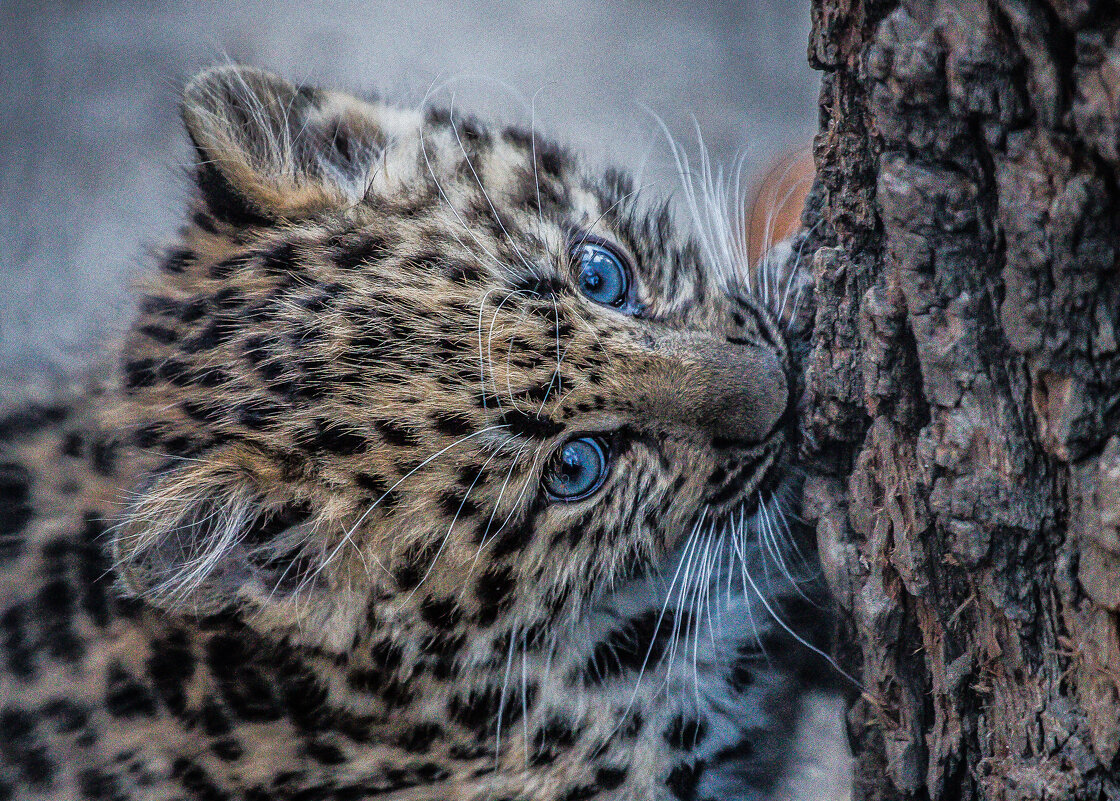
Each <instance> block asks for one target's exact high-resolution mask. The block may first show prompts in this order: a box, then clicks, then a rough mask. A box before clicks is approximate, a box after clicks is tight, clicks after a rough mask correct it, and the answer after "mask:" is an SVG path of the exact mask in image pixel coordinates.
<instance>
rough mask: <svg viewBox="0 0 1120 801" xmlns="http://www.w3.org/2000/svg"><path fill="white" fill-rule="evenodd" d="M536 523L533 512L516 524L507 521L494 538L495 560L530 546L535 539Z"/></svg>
mask: <svg viewBox="0 0 1120 801" xmlns="http://www.w3.org/2000/svg"><path fill="white" fill-rule="evenodd" d="M535 521H536V516H535V514H534V513H533V512H532V511H531V510H530V511H529V512H526V514H525V516H524V517H523V518H522V519H521V520H519V521H518V522H516V523H513V522H509V521H505V524H504V526H503V527H502V528H500V529H499V530H498V532H497V533H496V534H495V535H494V536H493V538H492V541H493V544H492V545H491V551H490V553H491V555H492V556H493V557H494V558H495V559H501V558H503V557H505V556H509V555H510V554H511V553H514V552H516V551H519V550H521V549H522V548H524V547H525V546H526V545H528V544H529V542H530V541H531V540H532V539H533V531H534V523H535ZM499 525H501V524H499Z"/></svg>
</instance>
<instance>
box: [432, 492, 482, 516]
mask: <svg viewBox="0 0 1120 801" xmlns="http://www.w3.org/2000/svg"><path fill="white" fill-rule="evenodd" d="M439 506H440V509H442V510H443V513H444V514H445V515H447V516H448V517H450V518H453V519H458V520H462V519H464V518H467V517H471V516H473V515H476V514H478V504H476V503H475V502H474V501H472V500H471V499H470V498H469V497H467V496H466V495H459V494H458V493H455V492H444V493H442V494H441V495H440V496H439Z"/></svg>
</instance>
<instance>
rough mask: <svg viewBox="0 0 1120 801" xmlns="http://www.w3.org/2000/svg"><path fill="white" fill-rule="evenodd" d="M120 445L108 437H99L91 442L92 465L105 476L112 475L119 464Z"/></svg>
mask: <svg viewBox="0 0 1120 801" xmlns="http://www.w3.org/2000/svg"><path fill="white" fill-rule="evenodd" d="M117 450H118V445H117V443H116V442H114V441H113V440H111V439H109V438H108V437H98V438H96V439H95V440H94V441H93V442H91V443H90V448H89V453H90V465H91V466H92V467H93V469H94V470H95V471H96V472H97V473H99V474H100V475H103V476H112V475H113V469H114V468H115V467H116V464H117Z"/></svg>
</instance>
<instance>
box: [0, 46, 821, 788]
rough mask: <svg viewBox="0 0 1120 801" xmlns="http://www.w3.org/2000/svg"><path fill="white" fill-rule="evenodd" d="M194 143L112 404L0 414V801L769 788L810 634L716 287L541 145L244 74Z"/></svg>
mask: <svg viewBox="0 0 1120 801" xmlns="http://www.w3.org/2000/svg"><path fill="white" fill-rule="evenodd" d="M183 116H184V120H185V123H186V127H187V131H188V133H189V134H190V137H191V140H192V142H193V143H194V146H195V148H196V151H197V156H198V158H197V162H196V167H195V183H196V191H195V193H194V198H193V201H192V202H193V206H192V209H191V212H190V218H189V222H188V224H187V225H186V226H185V227H184V229H183V230H182V232H181V235H180V237H179V239H178V241H177V242H176V243H175V244H174V246H173V247H171V248H169V249H168V250H167V251H166V252H165V253H164V254H163V256H162V258H161V260H160V263H159V265H158V269H156V270H154V271H153V273H152V274H151V275H150V276H149V277H148V278H147V280H146V281H145V283H144V285H143V287H142V288H141V293H140V299H139V314H138V317H137V319H136V322H135V324H134V325H133V327H132V329H131V332H130V334H129V336H128V338H127V342H126V343H125V345H124V348H123V355H122V359H121V372H120V378H119V382H118V384H117V387H118V388H117V389H114V390H113V391H111V392H110V393H109V394H108V395H107V396H105V397H97V398H93V399H90V398H84V399H75V400H73V401H72V402H69V403H67V404H63V405H59V406H53V407H40V408H37V409H35V408H32V409H24V410H23V411H22V412H20V413H18V414H16V415H14V416H12V417H10V418H8V419H7V420H6V421H5V422H4V423H3V434H4V439H5V442H6V444H5V446H4V451H3V453H4V456H3V459H4V463H3V465H2V466H0V517H2V518H3V525H4V530H3V532H2V536H0V580H2V582H3V583H2V584H0V609H2V618H0V632H2V636H3V638H4V640H3V650H2V651H0V654H2V656H3V658H4V659H5V660H6V661H5V665H4V668H3V670H2V672H0V698H2V699H3V700H2V702H0V703H2V704H3V711H2V712H0V715H2V719H0V755H2V757H0V759H2V761H0V766H2V767H0V798H11V797H18V798H40V797H50V798H62V797H85V798H106V799H108V798H113V799H116V798H145V799H147V798H151V799H163V798H183V797H190V798H206V799H221V798H244V799H266V798H267V799H288V798H291V799H295V798H301V799H303V798H324V799H326V798H329V799H351V798H352V799H357V798H373V797H377V798H385V799H394V801H395V800H396V799H401V801H404V800H405V799H408V800H409V801H420V800H421V799H433V800H434V799H446V798H455V799H470V800H471V801H474V800H476V799H477V801H483V799H488V800H489V799H539V800H540V801H578V800H579V799H589V798H603V799H607V798H610V799H616V798H617V799H624V798H625V799H660V798H679V799H694V798H705V799H706V798H731V797H742V798H752V797H760V798H761V797H765V795H766V794H767V792H768V790H769V788H770V787H771V786H772V785H773V783H774V782H775V780H776V779H777V778H778V777H779V776H780V775H781V773H782V771H783V766H784V761H783V760H784V755H785V753H786V752H787V750H788V749H787V743H788V738H789V735H790V731H791V728H792V725H793V721H794V719H795V711H796V705H797V698H798V690H797V687H798V684H797V674H798V672H799V671H802V670H803V669H804V667H805V664H806V663H805V657H806V653H807V652H806V651H805V649H804V648H801V647H800V646H799V645H798V643H797V642H796V641H795V639H793V638H791V637H790V636H789V635H790V634H791V633H793V632H797V638H796V639H802V640H804V639H805V638H807V637H810V636H811V632H810V630H809V627H808V625H807V621H809V620H812V619H816V620H818V621H819V620H822V619H824V617H825V615H824V614H823V612H822V611H821V610H820V608H819V606H816V604H819V597H818V595H817V590H816V586H815V584H814V583H813V581H812V579H811V571H810V570H809V569H808V568H807V567H806V563H805V560H803V559H802V558H801V557H800V556H799V554H798V553H796V551H795V548H794V547H793V543H794V541H795V540H796V539H797V531H796V527H795V526H794V525H793V524H792V523H791V522H790V521H789V520H788V519H787V517H786V515H785V513H784V512H783V511H782V508H783V507H782V501H783V499H788V495H789V479H788V476H787V473H786V471H785V470H784V468H783V465H784V464H785V463H786V462H787V461H788V452H789V447H790V445H789V436H790V425H791V407H792V403H793V398H794V394H795V393H794V390H793V387H794V378H793V373H792V370H793V365H792V364H791V356H790V353H789V348H788V346H787V344H786V341H785V338H784V337H783V334H782V331H781V328H780V326H779V324H778V322H777V320H776V318H775V316H774V314H773V312H772V311H771V310H770V309H768V308H766V305H765V304H764V303H762V302H761V300H760V299H759V298H758V297H757V296H756V295H755V294H754V293H752V292H751V287H750V285H749V281H748V277H747V273H746V271H745V268H743V265H739V267H740V269H739V271H738V272H737V273H736V272H734V271H732V270H729V269H728V266H727V264H726V263H720V264H716V263H714V261H713V259H714V257H713V254H712V253H711V252H710V247H707V246H706V245H707V244H708V243H709V240H710V239H711V236H712V232H711V231H708V232H707V233H706V234H705V235H704V237H702V239H701V244H697V243H696V242H695V241H694V240H692V239H690V238H689V237H688V236H687V235H685V234H683V233H680V232H679V230H678V225H677V223H676V222H675V221H674V219H673V215H672V214H671V213H670V211H669V209H668V207H667V206H665V205H654V206H652V208H651V207H650V205H649V204H648V202H647V201H646V199H645V198H644V197H642V196H641V193H640V192H638V191H637V190H636V188H635V187H634V186H633V184H632V183H631V182H630V180H629V179H628V178H627V177H626V176H624V175H623V174H620V173H617V172H606V173H604V174H599V175H593V174H589V173H587V172H585V171H584V169H583V167H582V166H581V164H580V162H579V160H578V159H577V158H576V157H574V156H573V155H572V154H570V153H568V152H567V151H565V150H563V149H561V148H559V147H557V146H555V145H553V144H551V143H549V142H547V141H545V140H543V139H541V138H539V137H538V136H536V135H535V133H534V132H533V131H531V130H530V131H526V130H521V129H518V128H501V127H498V128H492V127H487V126H485V125H484V124H482V123H480V122H478V121H476V120H473V119H470V118H467V117H463V116H462V115H460V114H459V113H457V112H441V111H434V110H430V109H422V110H401V109H395V108H390V107H388V106H385V105H382V104H380V103H375V102H366V101H362V100H358V99H356V98H353V97H351V96H349V95H345V94H342V93H337V92H329V91H323V90H320V89H313V88H306V87H297V86H294V85H292V84H290V83H288V82H286V81H284V80H282V79H279V78H276V77H274V76H271V75H268V74H265V73H262V72H259V71H256V70H252V69H248V68H243V67H223V68H219V69H215V70H212V71H209V72H206V73H203V74H202V75H200V76H199V77H197V78H195V79H194V80H193V81H192V82H191V83H190V84H189V85H188V86H187V88H186V90H185V94H184V102H183ZM589 237H594V238H595V239H596V240H597V241H603V242H607V243H610V244H611V245H612V246H613V247H614V248H615V249H616V250H617V251H618V252H620V253H622V254H624V255H625V258H626V259H627V260H628V261H629V262H630V263H631V265H632V267H633V271H634V273H633V283H634V287H635V288H634V298H633V303H632V308H629V309H627V310H626V311H625V312H622V311H619V310H617V309H613V308H606V307H603V306H598V305H596V304H594V303H592V302H590V301H589V300H588V299H587V298H585V297H583V296H582V295H581V294H580V292H579V290H578V288H577V286H576V282H575V280H574V278H575V276H574V274H573V265H572V258H571V256H570V255H569V254H570V251H571V247H572V245H573V243H577V242H580V241H584V240H585V239H587V238H589ZM579 433H595V434H598V435H601V436H603V437H604V438H605V439H606V440H607V441H609V444H610V450H611V454H612V467H611V470H610V473H609V476H608V477H607V479H606V481H605V483H604V485H603V486H602V488H601V489H599V490H598V491H597V492H596V493H594V494H593V495H592V496H591V497H589V498H587V499H584V500H579V501H574V502H562V501H557V500H555V499H552V498H550V497H549V496H548V494H547V493H546V492H545V491H544V490H543V489H542V483H541V476H542V471H543V470H545V469H546V468H547V465H548V463H549V459H550V456H551V455H552V453H553V452H554V451H555V449H556V448H557V447H558V445H559V443H561V442H563V441H564V440H565V438H567V437H569V436H571V435H573V434H579Z"/></svg>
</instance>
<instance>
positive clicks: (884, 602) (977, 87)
mask: <svg viewBox="0 0 1120 801" xmlns="http://www.w3.org/2000/svg"><path fill="white" fill-rule="evenodd" d="M810 59H811V61H812V62H813V63H814V65H815V66H817V67H818V68H819V69H821V70H823V71H824V83H823V90H822V96H821V131H820V134H819V136H818V139H817V143H816V157H817V166H818V178H817V183H816V185H815V187H814V190H813V193H812V195H811V198H810V206H809V208H808V210H807V213H806V220H807V222H808V224H809V225H810V226H812V225H815V226H816V227H815V228H813V229H812V232H811V234H810V235H809V242H808V244H807V246H806V248H805V252H807V253H810V254H812V255H811V257H812V260H813V261H812V267H813V272H814V276H815V280H816V311H815V315H816V316H815V320H814V322H813V338H812V349H811V353H810V354H809V357H808V368H807V375H806V387H807V404H808V408H807V412H806V414H807V418H806V422H805V427H806V429H807V431H808V432H809V434H810V435H811V437H810V438H809V441H810V442H812V443H813V447H812V448H810V451H811V452H810V453H809V454H807V458H808V460H809V465H810V478H809V481H808V483H807V487H806V506H807V509H808V514H809V516H810V517H811V518H812V519H813V520H814V521H815V523H816V526H817V531H818V535H819V539H820V543H821V553H822V555H823V557H824V561H825V566H826V571H827V573H828V575H829V579H830V581H831V582H832V584H833V586H834V588H835V591H836V594H837V597H838V598H839V601H840V604H841V606H842V608H843V609H844V610H845V612H846V615H845V618H844V621H843V624H842V627H843V628H845V629H846V631H843V632H841V634H842V636H841V637H840V642H841V643H843V646H842V647H841V653H840V659H841V662H842V664H844V666H845V667H846V668H847V669H849V671H850V672H852V673H853V675H855V676H857V677H858V678H859V679H860V681H861V683H862V684H863V687H864V690H865V692H864V693H863V694H862V695H859V696H857V697H856V698H855V699H854V702H853V706H852V708H851V710H850V713H849V728H850V735H851V740H852V744H853V748H854V751H855V754H856V757H857V762H858V766H857V786H856V791H855V797H856V798H871V799H886V798H916V799H926V798H929V799H949V798H951V799H981V798H983V799H997V798H998V799H1032V801H1034V800H1035V799H1050V798H1075V799H1100V798H1109V799H1113V798H1116V799H1120V756H1118V753H1120V616H1118V611H1120V436H1118V435H1117V433H1118V431H1120V345H1118V341H1120V270H1118V267H1117V259H1118V253H1120V219H1118V218H1120V188H1118V184H1117V179H1118V175H1120V10H1117V6H1116V4H1115V3H1111V2H1109V3H1106V2H1094V0H1048V1H1047V2H1043V1H1042V0H989V1H988V2H984V1H983V0H941V1H939V2H933V0H927V1H925V2H922V1H921V0H912V1H911V2H901V3H895V2H873V0H816V2H815V6H814V30H813V34H812V39H811V43H810Z"/></svg>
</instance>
